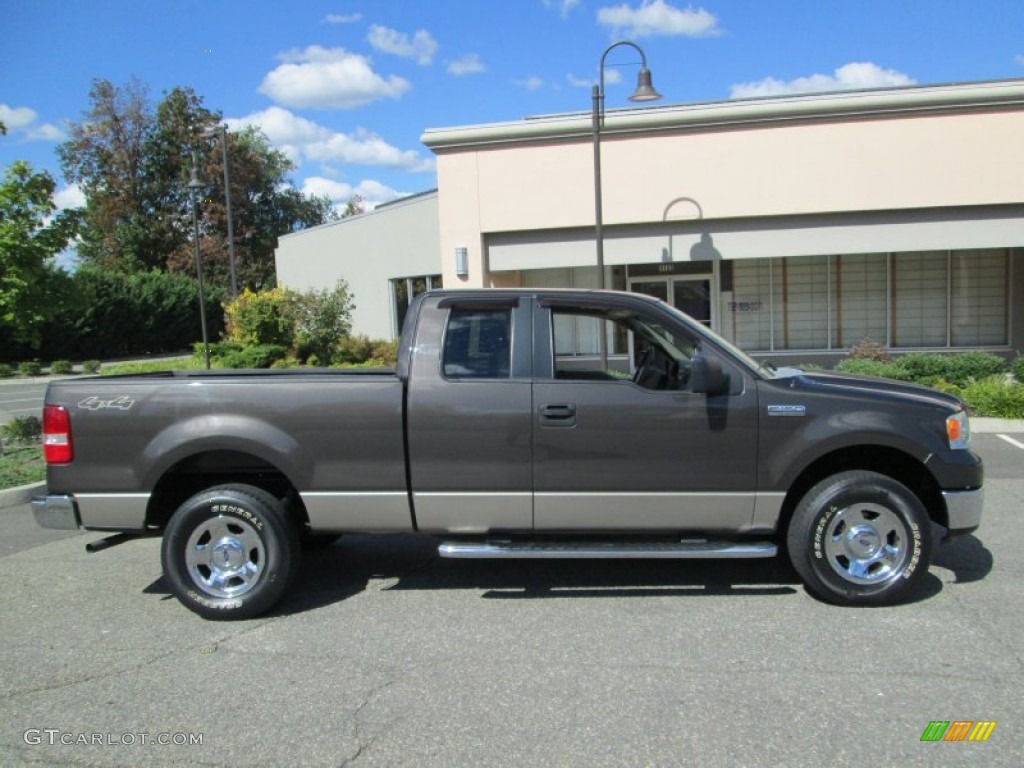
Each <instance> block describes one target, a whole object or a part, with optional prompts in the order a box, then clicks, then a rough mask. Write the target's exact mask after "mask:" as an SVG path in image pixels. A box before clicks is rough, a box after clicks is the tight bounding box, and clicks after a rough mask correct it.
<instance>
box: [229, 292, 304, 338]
mask: <svg viewBox="0 0 1024 768" xmlns="http://www.w3.org/2000/svg"><path fill="white" fill-rule="evenodd" d="M292 301H293V297H292V296H291V294H290V292H288V291H285V289H283V288H274V289H273V290H270V291H260V292H259V293H254V292H253V291H251V290H249V289H248V288H246V289H245V290H244V291H243V292H242V293H241V295H239V297H238V298H237V299H235V300H234V301H232V302H230V303H228V304H225V305H224V312H225V314H226V316H227V335H228V340H229V341H233V342H236V343H238V344H243V345H247V346H249V345H260V344H276V345H280V346H283V347H290V346H291V345H292V336H293V334H294V328H295V322H294V319H293V316H292V315H293V312H292V308H291V306H290V304H291V303H292Z"/></svg>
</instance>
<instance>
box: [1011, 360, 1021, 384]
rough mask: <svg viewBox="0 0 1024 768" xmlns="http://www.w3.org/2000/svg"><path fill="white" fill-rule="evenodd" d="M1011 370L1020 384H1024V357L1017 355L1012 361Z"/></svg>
mask: <svg viewBox="0 0 1024 768" xmlns="http://www.w3.org/2000/svg"><path fill="white" fill-rule="evenodd" d="M1010 372H1011V373H1013V378H1015V379H1016V380H1017V383H1018V384H1024V357H1021V356H1020V355H1017V357H1015V358H1014V359H1013V362H1011V363H1010Z"/></svg>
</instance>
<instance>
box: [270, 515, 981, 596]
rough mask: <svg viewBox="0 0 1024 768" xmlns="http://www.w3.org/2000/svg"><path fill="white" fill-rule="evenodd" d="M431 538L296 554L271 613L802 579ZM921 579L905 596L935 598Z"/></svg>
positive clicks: (966, 560)
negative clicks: (298, 566) (463, 550)
mask: <svg viewBox="0 0 1024 768" xmlns="http://www.w3.org/2000/svg"><path fill="white" fill-rule="evenodd" d="M437 543H438V540H437V539H435V538H433V537H429V536H418V535H412V534H398V535H393V536H363V535H350V536H345V537H343V538H342V539H341V540H340V541H338V542H337V543H336V544H334V545H333V546H331V547H328V548H326V549H323V550H319V551H315V552H307V553H305V555H304V559H303V565H302V570H301V573H300V576H299V578H298V579H297V583H296V584H295V585H294V586H293V588H292V589H291V590H290V595H289V596H288V597H286V598H285V600H284V601H282V603H281V605H280V606H279V607H278V609H277V610H276V611H275V613H276V614H278V615H281V614H294V613H302V612H304V611H308V610H312V609H315V608H320V607H324V606H327V605H331V604H333V603H337V602H340V601H342V600H345V599H347V598H349V597H352V596H353V595H356V594H358V593H360V592H362V591H364V590H366V589H373V588H377V589H381V590H383V591H392V590H445V589H457V590H476V591H481V595H480V597H482V598H484V599H488V600H543V599H562V600H564V599H573V598H603V597H610V598H615V597H619V598H621V597H651V596H660V597H665V596H678V597H710V596H723V595H763V596H765V597H770V596H778V595H792V594H797V593H798V592H802V591H803V589H804V588H803V585H802V583H801V581H800V578H799V577H798V576H797V574H796V572H795V571H794V570H793V568H792V566H791V565H790V564H789V561H788V559H787V558H786V557H785V556H784V555H781V556H779V557H775V558H770V559H758V560H449V559H445V558H441V557H439V556H438V554H437ZM992 562H993V561H992V555H991V553H990V552H989V551H988V550H987V549H985V547H984V546H983V545H982V544H981V542H980V541H979V540H978V539H976V538H974V537H973V536H969V537H966V538H964V539H960V540H958V541H956V542H954V543H952V544H950V545H947V546H945V547H940V548H939V549H938V550H937V552H936V553H935V555H934V564H935V565H936V566H939V567H941V568H945V569H948V570H951V571H953V573H954V574H955V582H956V583H958V584H959V583H966V582H970V581H977V580H979V579H982V578H984V576H985V575H986V574H987V573H988V572H989V571H990V570H991V569H992ZM942 589H943V581H942V579H940V578H939V577H938V576H936V575H935V574H934V573H930V574H929V575H928V578H927V580H926V581H925V583H924V585H923V588H922V589H921V590H920V592H919V593H918V595H917V596H916V597H915V599H914V600H913V602H919V601H921V600H927V599H929V598H931V597H934V596H935V595H937V594H939V593H940V592H941V591H942Z"/></svg>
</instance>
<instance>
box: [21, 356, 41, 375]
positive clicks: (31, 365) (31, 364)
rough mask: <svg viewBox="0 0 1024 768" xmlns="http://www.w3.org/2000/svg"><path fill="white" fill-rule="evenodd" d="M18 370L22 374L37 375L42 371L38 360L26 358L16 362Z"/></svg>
mask: <svg viewBox="0 0 1024 768" xmlns="http://www.w3.org/2000/svg"><path fill="white" fill-rule="evenodd" d="M18 372H19V373H20V374H21V375H23V376H38V375H39V374H41V373H42V372H43V366H42V365H41V364H40V363H39V361H38V360H26V361H25V362H23V363H19V364H18Z"/></svg>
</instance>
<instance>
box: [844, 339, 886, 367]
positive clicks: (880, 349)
mask: <svg viewBox="0 0 1024 768" xmlns="http://www.w3.org/2000/svg"><path fill="white" fill-rule="evenodd" d="M847 359H848V360H876V361H878V362H880V363H887V362H889V359H890V358H889V353H888V352H887V351H886V349H885V347H884V346H882V345H881V344H879V343H878V342H877V341H873V340H871V339H862V340H861V341H859V342H857V343H856V344H854V345H853V346H852V347H850V351H849V353H848V355H847Z"/></svg>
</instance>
